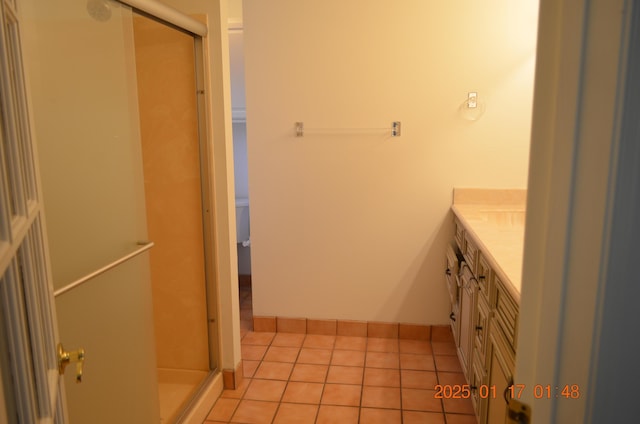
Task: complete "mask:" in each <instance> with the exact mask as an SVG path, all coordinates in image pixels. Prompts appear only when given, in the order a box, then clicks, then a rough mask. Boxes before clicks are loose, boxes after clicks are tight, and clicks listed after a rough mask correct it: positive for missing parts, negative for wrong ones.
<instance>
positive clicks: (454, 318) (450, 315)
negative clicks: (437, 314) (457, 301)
mask: <svg viewBox="0 0 640 424" xmlns="http://www.w3.org/2000/svg"><path fill="white" fill-rule="evenodd" d="M449 318H450V319H451V321H454V322H455V320H456V316H455V315H454V313H453V312H451V313H450V314H449Z"/></svg>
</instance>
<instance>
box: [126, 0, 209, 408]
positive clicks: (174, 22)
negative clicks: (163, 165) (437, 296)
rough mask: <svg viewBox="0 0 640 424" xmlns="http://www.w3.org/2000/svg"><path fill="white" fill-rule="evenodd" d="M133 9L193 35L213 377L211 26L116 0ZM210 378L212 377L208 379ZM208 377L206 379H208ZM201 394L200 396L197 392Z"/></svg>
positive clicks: (151, 5) (145, 0) (137, 0)
mask: <svg viewBox="0 0 640 424" xmlns="http://www.w3.org/2000/svg"><path fill="white" fill-rule="evenodd" d="M116 1H118V2H119V3H122V4H125V5H127V6H129V7H131V8H132V12H133V13H134V14H139V15H141V16H145V17H147V18H150V19H153V20H155V21H157V22H159V23H161V24H163V25H167V26H169V27H171V28H174V29H176V30H178V31H181V32H184V33H186V34H187V35H189V36H191V37H193V42H194V69H195V79H196V102H197V105H196V110H197V115H198V145H199V151H200V152H199V153H200V184H201V196H202V224H203V241H204V265H205V286H206V287H205V289H206V293H207V299H206V303H207V332H208V337H209V340H208V342H209V372H210V376H209V378H211V376H212V375H213V374H214V373H215V371H217V370H218V369H219V360H220V339H219V333H220V332H219V328H218V305H217V297H216V293H217V290H216V287H215V284H216V278H215V269H216V267H215V261H214V246H215V244H214V240H213V236H214V225H213V216H212V213H213V210H214V201H215V199H214V198H213V196H212V193H213V192H212V180H211V176H212V175H213V174H212V172H211V168H212V167H211V160H210V159H211V152H212V151H213V146H211V141H210V137H209V129H208V127H207V115H208V113H207V112H208V110H210V108H209V107H208V105H207V101H206V97H205V94H206V91H205V87H206V79H205V75H206V60H205V59H206V53H205V52H206V42H205V39H204V37H205V36H206V35H207V32H208V29H207V26H206V24H203V23H201V22H199V21H197V20H195V19H194V18H192V17H190V16H188V15H185V14H183V13H182V12H180V11H177V10H175V9H173V8H171V7H169V6H166V5H164V4H162V3H157V2H155V1H154V0H116ZM207 380H208V379H207ZM207 380H205V381H207ZM196 396H197V395H196Z"/></svg>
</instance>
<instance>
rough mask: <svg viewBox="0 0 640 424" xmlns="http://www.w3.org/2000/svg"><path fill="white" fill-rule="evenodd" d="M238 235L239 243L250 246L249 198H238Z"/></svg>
mask: <svg viewBox="0 0 640 424" xmlns="http://www.w3.org/2000/svg"><path fill="white" fill-rule="evenodd" d="M236 237H237V242H238V244H241V245H242V246H243V247H247V246H249V244H250V236H249V199H247V198H243V197H241V198H236Z"/></svg>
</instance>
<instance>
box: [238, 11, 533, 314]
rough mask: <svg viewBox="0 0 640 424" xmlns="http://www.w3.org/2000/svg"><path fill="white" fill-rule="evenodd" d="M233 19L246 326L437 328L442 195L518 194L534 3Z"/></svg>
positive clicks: (441, 309)
mask: <svg viewBox="0 0 640 424" xmlns="http://www.w3.org/2000/svg"><path fill="white" fill-rule="evenodd" d="M242 6H243V15H244V42H245V44H244V47H245V66H246V68H245V79H246V96H247V99H246V100H247V143H248V158H249V196H250V198H251V231H252V234H251V238H252V277H253V290H254V292H253V302H254V313H255V314H256V315H258V316H280V317H306V318H315V319H323V318H331V319H351V320H362V321H383V322H405V323H417V324H429V325H437V324H445V323H447V322H448V319H449V318H448V315H449V313H448V309H447V308H448V306H447V305H448V304H447V295H446V291H445V283H444V272H443V258H444V256H445V247H446V243H447V241H448V240H449V239H450V237H451V236H452V224H451V216H450V212H449V208H450V206H451V200H452V190H453V187H454V186H462V187H493V188H525V187H526V184H527V168H528V151H529V134H530V115H531V103H532V92H533V71H534V65H535V57H534V55H535V40H536V21H537V1H534V0H528V1H521V2H513V1H511V0H488V1H482V2H477V1H471V0H452V1H446V2H445V1H439V2H436V1H421V0H420V1H401V2H398V1H393V0H374V1H368V2H357V1H347V2H345V1H342V0H326V1H322V2H319V1H318V2H301V1H297V0H273V1H269V2H265V1H259V0H247V1H244V2H243V5H242ZM470 91H476V92H478V99H479V100H480V102H481V106H484V108H485V109H484V114H483V115H482V116H481V117H480V119H478V120H476V121H471V120H467V119H465V114H464V113H463V111H461V109H460V107H461V106H462V104H463V103H464V101H465V99H466V97H467V93H468V92H470ZM395 120H398V121H401V122H402V136H401V137H399V138H391V137H389V133H387V134H382V133H380V132H375V131H373V132H358V131H355V132H352V131H348V132H344V133H343V132H340V131H331V132H330V133H328V134H327V133H319V132H316V133H315V134H314V133H312V131H311V130H310V129H311V128H368V127H373V128H378V127H385V126H390V124H391V122H392V121H395ZM296 121H304V123H305V126H306V127H307V128H309V131H307V134H305V136H304V137H303V138H296V137H295V136H294V129H293V128H294V122H296Z"/></svg>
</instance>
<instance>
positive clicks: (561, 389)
mask: <svg viewBox="0 0 640 424" xmlns="http://www.w3.org/2000/svg"><path fill="white" fill-rule="evenodd" d="M529 390H531V392H532V394H533V397H534V398H535V399H559V398H565V399H578V398H580V385H579V384H565V385H560V386H554V385H551V384H535V385H533V386H532V387H527V385H526V384H512V385H510V386H508V387H507V388H506V390H505V398H506V397H507V396H508V397H510V398H511V399H520V398H521V397H522V396H525V395H526V394H527V391H529Z"/></svg>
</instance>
